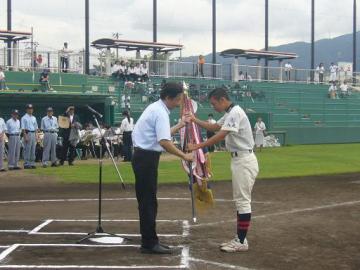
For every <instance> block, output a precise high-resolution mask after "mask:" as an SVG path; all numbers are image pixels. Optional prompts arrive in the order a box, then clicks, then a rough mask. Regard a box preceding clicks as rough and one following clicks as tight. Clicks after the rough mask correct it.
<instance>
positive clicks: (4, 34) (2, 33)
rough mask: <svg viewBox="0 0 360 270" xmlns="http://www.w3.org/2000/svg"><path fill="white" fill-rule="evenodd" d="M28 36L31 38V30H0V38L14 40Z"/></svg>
mask: <svg viewBox="0 0 360 270" xmlns="http://www.w3.org/2000/svg"><path fill="white" fill-rule="evenodd" d="M28 38H31V33H29V32H19V31H7V30H0V40H9V39H10V40H12V41H19V40H23V39H28Z"/></svg>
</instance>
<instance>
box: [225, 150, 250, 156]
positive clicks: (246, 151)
mask: <svg viewBox="0 0 360 270" xmlns="http://www.w3.org/2000/svg"><path fill="white" fill-rule="evenodd" d="M253 152H254V151H253V150H252V149H249V150H243V151H237V152H230V154H231V157H239V156H241V155H244V154H247V153H249V154H251V153H253Z"/></svg>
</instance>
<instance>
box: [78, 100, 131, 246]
mask: <svg viewBox="0 0 360 270" xmlns="http://www.w3.org/2000/svg"><path fill="white" fill-rule="evenodd" d="M88 109H89V110H90V109H91V110H90V111H91V112H92V113H93V118H94V121H95V124H96V127H97V129H98V130H99V131H100V153H99V198H98V223H97V227H96V230H95V231H93V232H90V233H88V234H87V236H85V237H83V238H81V239H80V240H78V241H77V242H76V243H77V244H80V243H82V242H84V241H86V240H88V239H91V238H97V236H104V235H110V236H114V237H119V236H118V235H116V234H114V233H108V232H105V231H104V229H103V227H102V217H101V214H102V212H101V210H102V171H103V160H102V144H103V143H104V145H105V147H106V151H107V153H108V154H109V157H110V158H111V160H112V162H113V165H114V167H115V169H116V172H117V174H118V176H119V178H120V180H121V186H122V188H123V189H125V183H124V180H123V178H122V176H121V174H120V171H119V169H118V167H117V165H116V162H115V160H114V157H113V155H112V153H111V151H110V149H109V145H108V143H107V142H106V140H105V138H104V135H103V134H102V132H101V128H100V125H99V121H98V119H97V117H96V115H98V116H99V117H102V115H101V114H99V113H98V112H96V111H95V110H94V109H92V108H91V107H89V106H88ZM121 238H123V239H126V240H130V239H128V238H125V237H121Z"/></svg>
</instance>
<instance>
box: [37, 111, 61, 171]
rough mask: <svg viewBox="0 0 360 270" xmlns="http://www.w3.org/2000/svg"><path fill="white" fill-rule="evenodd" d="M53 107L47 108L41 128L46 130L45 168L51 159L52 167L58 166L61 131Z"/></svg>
mask: <svg viewBox="0 0 360 270" xmlns="http://www.w3.org/2000/svg"><path fill="white" fill-rule="evenodd" d="M53 114H54V110H53V108H51V107H49V108H47V116H45V117H43V118H42V119H41V130H42V131H43V132H44V142H43V144H44V149H43V158H42V164H43V168H46V167H47V166H48V162H49V161H50V159H51V167H57V164H56V161H57V159H56V143H57V137H58V134H57V133H58V131H59V125H58V121H57V118H56V117H55V116H53Z"/></svg>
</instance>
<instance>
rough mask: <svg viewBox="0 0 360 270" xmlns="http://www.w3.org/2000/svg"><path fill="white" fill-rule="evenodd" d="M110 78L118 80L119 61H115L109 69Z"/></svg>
mask: <svg viewBox="0 0 360 270" xmlns="http://www.w3.org/2000/svg"><path fill="white" fill-rule="evenodd" d="M111 76H112V77H113V78H114V79H118V78H119V76H120V61H119V60H116V61H115V64H114V65H113V66H112V68H111Z"/></svg>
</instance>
